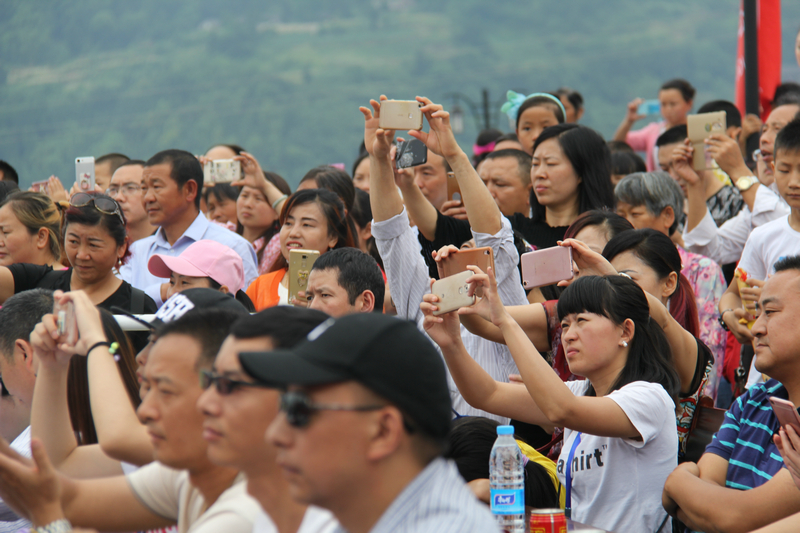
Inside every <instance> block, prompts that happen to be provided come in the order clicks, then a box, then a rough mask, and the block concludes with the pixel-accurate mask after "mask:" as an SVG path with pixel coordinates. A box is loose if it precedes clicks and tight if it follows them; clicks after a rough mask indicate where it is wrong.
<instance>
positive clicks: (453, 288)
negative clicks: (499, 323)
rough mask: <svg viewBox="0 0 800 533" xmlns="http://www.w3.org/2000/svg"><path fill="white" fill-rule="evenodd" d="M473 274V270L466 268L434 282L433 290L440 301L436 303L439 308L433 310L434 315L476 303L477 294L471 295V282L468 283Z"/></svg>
mask: <svg viewBox="0 0 800 533" xmlns="http://www.w3.org/2000/svg"><path fill="white" fill-rule="evenodd" d="M472 275H473V272H472V271H471V270H465V271H464V272H459V273H458V274H455V275H453V276H448V277H446V278H443V279H440V280H439V281H434V282H433V286H432V287H431V292H432V293H433V294H435V295H436V296H438V297H439V301H438V302H437V303H436V306H437V307H438V308H439V309H438V310H437V311H434V312H433V316H439V315H443V314H445V313H449V312H451V311H455V310H457V309H461V308H462V307H469V306H470V305H473V304H474V303H475V299H476V298H475V295H474V294H473V295H472V296H470V295H469V283H467V280H468V279H469V278H470V277H472Z"/></svg>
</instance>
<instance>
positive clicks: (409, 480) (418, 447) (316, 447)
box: [239, 313, 497, 533]
mask: <svg viewBox="0 0 800 533" xmlns="http://www.w3.org/2000/svg"><path fill="white" fill-rule="evenodd" d="M239 359H240V362H241V364H242V367H243V369H244V370H245V371H246V372H247V373H248V374H250V375H251V376H252V377H254V378H255V379H256V380H257V381H258V382H260V383H262V384H264V385H266V386H272V387H275V388H280V389H282V390H284V391H285V392H283V393H282V394H281V414H279V415H278V417H277V418H276V419H275V421H274V422H273V423H272V424H271V425H270V427H269V429H268V430H267V438H268V439H269V441H270V442H271V443H272V444H274V445H275V446H276V447H277V448H278V453H277V461H278V465H279V466H281V468H283V470H284V474H285V475H286V476H287V479H288V481H289V490H290V493H291V495H292V496H293V497H294V498H295V499H296V500H298V501H300V502H303V503H306V504H309V505H317V506H320V507H323V508H325V509H329V510H331V512H333V514H334V516H336V518H337V519H338V520H339V522H340V523H341V525H342V528H340V529H339V531H348V532H350V533H367V532H371V533H384V532H406V531H408V532H411V531H414V532H420V533H423V532H436V533H449V532H453V533H455V532H458V533H462V532H471V531H472V532H476V533H477V532H481V533H485V532H491V531H497V525H496V523H495V521H494V519H493V517H492V515H491V514H490V512H489V510H488V508H486V507H485V506H483V505H482V504H481V503H479V502H478V501H477V500H476V499H475V496H473V494H472V492H471V491H470V490H469V489H468V488H467V486H466V484H465V483H464V480H463V479H462V478H461V476H460V475H459V474H458V471H457V470H456V468H455V466H454V465H453V464H452V463H449V462H447V461H446V460H445V459H443V458H442V457H441V456H442V451H443V448H444V444H445V442H446V438H447V434H448V431H449V429H450V419H451V418H452V411H451V407H450V395H449V392H448V387H447V380H446V374H445V369H444V363H443V362H442V359H441V357H440V356H439V354H438V352H437V351H436V349H435V348H434V347H433V346H432V345H431V343H430V341H429V340H428V339H427V338H426V337H425V336H424V335H423V334H422V333H421V332H420V331H419V330H418V329H417V328H416V327H415V326H414V324H413V323H411V322H407V321H404V320H397V319H396V318H393V317H388V316H384V315H379V314H375V313H359V314H354V315H348V316H345V317H342V318H339V319H329V320H328V321H326V322H324V323H322V324H321V325H320V326H319V327H317V328H316V329H315V330H314V331H312V332H311V333H310V334H309V335H308V340H307V341H306V342H303V343H301V344H299V345H298V346H296V347H295V348H294V349H292V350H277V351H272V352H268V353H263V354H259V353H253V354H247V353H245V354H241V355H240V356H239Z"/></svg>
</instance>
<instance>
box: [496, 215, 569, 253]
mask: <svg viewBox="0 0 800 533" xmlns="http://www.w3.org/2000/svg"><path fill="white" fill-rule="evenodd" d="M508 220H510V221H511V227H512V228H513V229H514V231H518V232H519V233H520V235H522V237H523V238H524V239H525V240H526V241H527V242H528V244H531V245H533V246H535V247H536V249H537V250H541V249H542V248H550V247H552V246H558V241H561V240H564V233H566V232H567V228H568V227H569V226H555V227H553V226H549V225H548V224H547V222H545V221H544V220H540V221H538V222H534V221H533V220H531V219H529V218H528V217H526V216H525V215H523V214H522V213H514V214H513V215H512V216H510V217H508Z"/></svg>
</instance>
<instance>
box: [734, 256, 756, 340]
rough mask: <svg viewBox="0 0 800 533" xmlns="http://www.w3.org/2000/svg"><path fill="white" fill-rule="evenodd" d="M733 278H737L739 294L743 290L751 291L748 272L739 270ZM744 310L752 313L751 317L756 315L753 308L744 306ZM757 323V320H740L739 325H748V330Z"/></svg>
mask: <svg viewBox="0 0 800 533" xmlns="http://www.w3.org/2000/svg"><path fill="white" fill-rule="evenodd" d="M733 277H734V278H736V283H737V285H738V286H739V294H741V292H742V289H749V288H750V285H748V284H747V272H745V271H744V270H742V269H741V268H737V269H736V271H735V272H734V274H733ZM742 307H744V310H745V311H747V312H748V313H750V314H751V315H755V309H754V308H751V307H747V305H744V304H742ZM755 323H756V320H755V319H753V320H747V319H746V318H740V319H739V324H745V325H747V329H753V324H755Z"/></svg>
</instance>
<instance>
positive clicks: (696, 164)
mask: <svg viewBox="0 0 800 533" xmlns="http://www.w3.org/2000/svg"><path fill="white" fill-rule="evenodd" d="M726 117H727V115H726V113H725V111H715V112H713V113H700V114H698V115H689V116H687V117H686V131H687V134H688V136H689V140H690V141H691V142H692V146H693V147H694V158H693V161H692V167H693V168H694V169H695V170H707V169H709V168H712V163H711V158H710V157H706V149H705V143H704V142H703V141H704V140H705V139H707V138H708V137H709V136H710V135H711V134H712V133H725V130H726V129H727V118H726Z"/></svg>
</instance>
